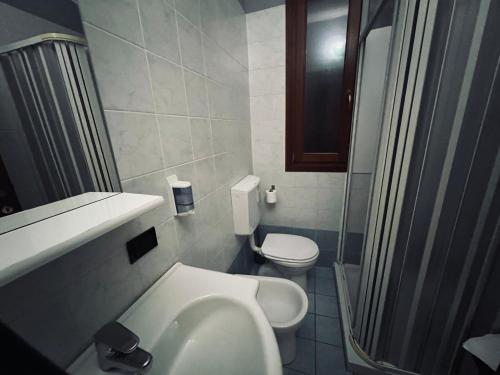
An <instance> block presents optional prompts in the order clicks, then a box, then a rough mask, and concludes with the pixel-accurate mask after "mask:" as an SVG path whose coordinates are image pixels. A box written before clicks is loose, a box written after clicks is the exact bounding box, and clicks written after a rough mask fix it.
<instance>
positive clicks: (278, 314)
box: [239, 275, 308, 365]
mask: <svg viewBox="0 0 500 375" xmlns="http://www.w3.org/2000/svg"><path fill="white" fill-rule="evenodd" d="M239 276H242V277H249V278H253V279H257V280H258V281H259V289H258V291H257V301H258V302H259V304H260V306H261V307H262V310H263V311H264V313H265V314H266V317H267V319H268V320H269V323H271V327H273V331H274V334H275V336H276V340H277V341H278V346H279V349H280V355H281V362H282V363H283V364H284V365H286V364H288V363H290V362H292V361H293V360H294V359H295V354H296V351H297V348H296V347H297V339H296V333H297V330H298V329H299V328H300V327H301V325H302V323H303V322H304V318H305V316H306V314H307V307H308V301H307V295H306V293H305V292H304V291H303V290H302V288H301V287H299V286H298V285H297V284H296V283H294V282H292V281H290V280H287V279H282V278H276V277H266V276H249V275H239Z"/></svg>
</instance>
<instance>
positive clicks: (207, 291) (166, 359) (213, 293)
mask: <svg viewBox="0 0 500 375" xmlns="http://www.w3.org/2000/svg"><path fill="white" fill-rule="evenodd" d="M257 290H258V282H257V281H256V280H252V279H247V278H241V277H237V276H233V275H228V274H224V273H219V272H214V271H208V270H203V269H199V268H195V267H190V266H185V265H183V264H181V263H177V264H176V265H174V266H173V267H172V268H171V269H170V270H169V271H168V272H167V273H166V274H165V275H164V276H163V277H162V278H161V279H160V280H158V281H157V282H156V283H155V284H154V285H153V286H152V287H151V288H150V289H149V290H148V291H147V292H146V293H145V294H144V295H143V296H141V297H140V298H139V300H138V301H137V302H136V303H134V305H133V306H132V307H130V308H129V309H128V310H127V311H126V312H125V313H124V314H123V316H122V317H121V318H120V319H119V321H120V322H121V323H122V324H124V325H125V326H126V327H127V328H129V329H130V330H132V331H133V332H135V333H136V334H137V335H138V336H139V337H140V339H141V343H140V346H141V347H142V348H143V349H145V350H148V351H150V352H151V353H152V354H153V366H152V368H151V370H150V371H149V374H151V375H167V374H172V375H198V374H199V375H201V374H203V375H212V374H213V375H225V374H227V375H233V374H241V375H251V374H252V375H253V374H262V375H266V374H267V375H282V369H281V361H280V356H279V350H278V346H277V343H276V339H275V337H274V334H273V331H272V328H271V326H270V324H269V322H268V320H267V318H266V316H265V315H264V312H263V311H262V309H261V308H260V306H259V304H258V302H257V300H256V295H257ZM68 371H69V372H70V373H71V374H75V375H103V374H109V372H108V373H104V372H102V371H100V370H99V368H98V366H97V356H96V352H95V349H94V347H93V346H91V347H89V348H88V349H87V350H86V351H85V352H84V353H83V354H82V355H81V356H80V357H79V358H78V359H77V360H76V361H75V362H74V363H73V364H72V365H71V366H70V367H69V369H68Z"/></svg>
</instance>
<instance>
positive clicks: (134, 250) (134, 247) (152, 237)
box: [127, 227, 158, 264]
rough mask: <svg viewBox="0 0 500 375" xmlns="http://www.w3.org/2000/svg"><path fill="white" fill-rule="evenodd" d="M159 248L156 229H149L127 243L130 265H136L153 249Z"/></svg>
mask: <svg viewBox="0 0 500 375" xmlns="http://www.w3.org/2000/svg"><path fill="white" fill-rule="evenodd" d="M156 246H158V239H157V237H156V230H155V227H151V228H149V229H148V230H147V231H145V232H142V233H141V234H139V235H138V236H136V237H134V238H132V239H131V240H130V241H128V242H127V252H128V258H129V261H130V264H134V263H135V262H137V261H138V260H139V259H140V258H142V257H143V256H144V255H146V254H147V253H148V252H150V251H151V250H152V249H154V248H155V247H156Z"/></svg>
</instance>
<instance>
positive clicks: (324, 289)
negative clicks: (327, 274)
mask: <svg viewBox="0 0 500 375" xmlns="http://www.w3.org/2000/svg"><path fill="white" fill-rule="evenodd" d="M314 282H315V293H316V294H322V295H324V296H335V295H336V291H335V284H334V282H333V278H332V279H325V278H324V277H317V278H316V279H315V280H314Z"/></svg>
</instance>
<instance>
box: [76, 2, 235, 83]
mask: <svg viewBox="0 0 500 375" xmlns="http://www.w3.org/2000/svg"><path fill="white" fill-rule="evenodd" d="M137 1H139V0H137ZM83 23H84V24H87V25H88V26H90V27H93V28H94V29H97V30H99V31H101V32H102V33H104V34H107V35H109V36H111V37H114V38H116V39H118V40H119V41H121V42H124V43H127V44H130V45H131V46H132V47H135V48H138V49H140V50H143V51H145V52H146V54H150V55H153V56H155V57H157V58H159V59H162V60H165V61H167V62H169V63H170V64H173V65H175V66H177V67H179V68H184V69H186V70H187V71H189V72H190V73H193V74H196V75H198V76H200V77H204V78H205V79H207V80H208V81H211V82H213V83H216V84H219V85H224V86H228V87H229V85H228V84H226V83H224V82H220V81H217V80H215V79H213V78H212V77H210V76H208V74H204V73H200V72H197V71H196V70H193V69H191V68H189V67H186V66H182V65H181V64H179V63H178V62H177V61H174V60H171V59H169V58H168V57H165V56H162V55H158V54H157V53H156V52H154V51H151V50H150V49H148V48H147V47H146V46H145V45H144V46H141V45H139V44H136V43H133V42H131V41H129V40H127V39H125V38H123V37H121V36H120V35H117V34H114V33H112V32H109V31H107V30H105V29H103V28H101V27H99V26H97V25H94V24H93V23H91V22H88V21H83ZM139 24H140V27H141V34H142V35H144V31H143V29H142V20H141V18H140V16H139ZM202 34H203V33H202ZM207 37H208V35H207ZM143 38H144V36H143ZM208 38H210V37H208ZM210 39H211V38H210ZM214 42H215V41H214ZM144 44H145V43H144ZM217 45H218V46H219V44H217ZM219 47H220V46H219ZM179 54H180V51H179Z"/></svg>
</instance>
